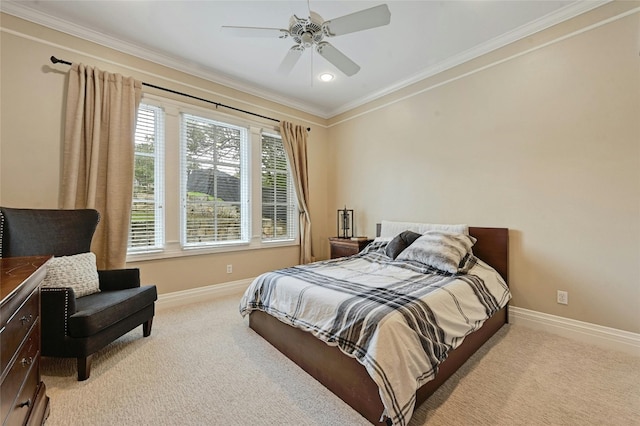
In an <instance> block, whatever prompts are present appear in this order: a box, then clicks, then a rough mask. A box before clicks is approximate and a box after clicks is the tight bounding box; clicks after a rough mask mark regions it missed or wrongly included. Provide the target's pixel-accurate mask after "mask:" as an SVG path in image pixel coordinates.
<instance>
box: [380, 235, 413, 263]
mask: <svg viewBox="0 0 640 426" xmlns="http://www.w3.org/2000/svg"><path fill="white" fill-rule="evenodd" d="M419 237H420V234H418V233H417V232H413V231H404V232H401V233H400V234H398V235H396V236H395V238H394V239H393V240H391V241H389V244H387V248H386V250H385V252H386V254H387V256H389V257H390V258H392V259H395V258H396V257H398V255H399V254H400V253H402V251H403V250H404V249H406V248H407V247H409V246H410V245H411V243H413V242H414V241H415V240H417V239H418V238H419Z"/></svg>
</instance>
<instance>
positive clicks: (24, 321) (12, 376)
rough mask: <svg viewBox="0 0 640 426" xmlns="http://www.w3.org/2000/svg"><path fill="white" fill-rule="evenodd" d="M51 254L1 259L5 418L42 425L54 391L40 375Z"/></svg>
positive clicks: (9, 425)
mask: <svg viewBox="0 0 640 426" xmlns="http://www.w3.org/2000/svg"><path fill="white" fill-rule="evenodd" d="M49 258H50V256H34V257H11V258H5V259H0V371H2V375H0V386H1V387H2V392H0V424H1V425H3V426H14V425H25V424H26V425H41V424H43V423H44V421H45V420H46V418H47V416H48V415H49V397H48V396H47V395H46V387H45V385H44V383H43V382H42V380H41V379H40V283H41V282H42V280H43V279H44V277H45V274H46V265H45V263H46V262H47V261H48V260H49Z"/></svg>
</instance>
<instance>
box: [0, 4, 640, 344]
mask: <svg viewBox="0 0 640 426" xmlns="http://www.w3.org/2000/svg"><path fill="white" fill-rule="evenodd" d="M637 5H638V3H637V2H635V3H631V2H614V3H611V4H608V5H606V6H605V7H602V8H599V9H597V10H596V11H594V12H592V13H589V14H586V15H584V16H581V17H579V18H577V19H574V20H572V21H570V22H567V23H565V24H562V25H561V26H558V27H555V28H551V29H549V30H546V31H544V32H542V33H540V34H537V35H536V36H535V37H529V38H527V39H525V40H522V41H521V42H518V43H514V44H512V45H510V46H507V47H505V48H503V49H500V50H499V51H497V52H492V53H491V54H488V55H484V56H482V57H480V58H477V59H476V60H473V61H470V62H468V63H466V64H464V65H461V66H459V67H457V68H455V69H452V70H449V71H447V72H444V73H441V74H439V75H437V76H434V77H432V78H429V79H426V80H424V81H422V82H420V83H416V84H414V85H412V86H410V87H407V88H404V89H402V90H400V91H398V92H397V93H395V94H393V95H390V96H387V97H385V98H382V99H380V100H377V101H375V102H372V103H371V104H368V105H365V106H363V107H360V108H357V109H354V110H352V111H349V112H347V113H345V114H342V115H340V116H338V117H334V118H333V119H331V120H329V121H328V122H327V121H325V120H323V119H320V118H318V117H313V116H310V115H308V114H304V113H302V112H300V111H295V110H291V109H289V108H286V107H284V106H281V105H277V104H274V103H270V102H267V101H265V100H262V99H259V98H255V97H252V96H250V95H247V94H243V93H241V92H238V91H235V90H232V89H229V88H226V87H223V86H219V85H216V84H214V83H211V82H207V81H204V80H201V79H199V78H196V77H193V76H189V75H187V74H184V73H181V72H178V71H175V70H172V69H167V68H164V67H161V66H157V65H154V64H151V63H149V62H146V61H144V60H141V59H138V58H135V57H132V56H128V55H125V54H122V53H119V52H115V51H112V50H109V49H106V48H103V47H100V46H96V45H94V44H92V43H89V42H86V41H84V40H80V39H77V38H74V37H71V36H68V35H65V34H62V33H58V32H56V31H52V30H49V29H46V28H43V27H40V26H38V25H34V24H31V23H26V22H24V21H21V20H19V19H17V18H14V17H11V16H7V15H2V29H3V31H2V33H1V37H2V40H1V43H2V44H1V55H2V57H1V63H0V66H1V72H2V76H1V78H2V80H1V85H0V90H1V105H0V108H1V110H0V113H1V114H2V115H1V116H0V127H1V132H0V138H1V139H0V204H2V205H7V206H21V207H57V205H58V204H57V201H58V200H57V197H58V189H59V178H60V170H59V169H60V145H61V140H62V126H61V123H62V114H63V110H64V91H65V78H66V77H65V75H66V74H65V72H64V71H66V67H63V66H60V65H58V66H53V65H50V63H49V62H48V57H49V56H50V55H52V54H53V55H56V56H59V57H61V58H64V59H67V60H71V61H81V62H85V63H88V64H92V65H96V66H98V67H101V68H103V69H108V70H110V71H114V72H121V73H123V74H126V75H133V76H135V77H137V78H140V79H141V80H143V81H146V82H150V83H154V84H158V85H161V86H169V87H172V88H175V89H177V90H183V91H186V92H189V93H193V94H196V95H199V96H202V97H205V98H210V99H213V100H216V101H219V102H223V103H227V104H230V105H233V106H238V107H240V108H245V109H249V110H252V111H255V112H258V113H263V114H265V115H268V116H276V117H282V118H283V119H288V120H291V121H294V122H297V123H301V124H308V125H310V126H311V127H312V132H311V139H310V145H309V158H310V160H309V168H310V174H311V193H312V194H313V198H312V200H311V202H310V207H311V214H312V221H313V225H314V231H313V242H314V250H315V254H316V256H317V257H318V258H320V259H322V258H326V257H327V256H328V247H327V243H326V238H327V237H328V236H330V235H333V234H334V233H335V229H334V228H335V211H336V209H338V208H341V207H343V206H344V205H345V204H346V205H347V206H348V207H349V208H354V209H355V215H356V230H357V233H358V234H368V235H373V233H374V231H375V223H376V222H379V221H380V220H382V219H397V220H415V221H425V222H442V223H468V224H470V225H475V226H498V227H508V228H510V229H511V232H510V238H511V247H510V268H511V269H510V277H509V278H510V284H511V288H512V290H513V294H514V299H513V305H514V306H518V307H522V308H526V309H532V310H535V311H540V312H545V313H549V314H554V315H559V316H562V317H567V318H573V319H577V320H581V321H587V322H592V323H595V324H600V325H603V326H609V327H614V328H618V329H622V330H628V331H632V332H636V333H637V332H640V317H639V315H640V314H639V313H638V311H639V309H638V308H639V306H640V124H639V123H640V66H639V63H640V62H639V55H638V53H639V52H640V46H639V43H640V37H639V33H640V17H639V15H640V14H638V13H637V12H636V13H635V14H632V15H629V16H626V17H623V18H617V16H618V15H619V14H620V13H623V12H624V11H625V10H630V9H631V8H632V7H636V6H637ZM607 18H612V19H611V21H610V22H608V23H605V24H602V25H600V24H601V23H602V22H603V20H605V19H607ZM591 25H593V26H594V27H593V28H591V27H590V26H591ZM574 32H578V33H577V34H574ZM182 100H184V99H182ZM34 122H35V123H36V125H34V124H33V123H34ZM327 124H329V127H328V128H327ZM296 260H297V250H296V249H295V248H279V249H270V250H259V251H257V252H254V251H245V252H235V253H225V254H217V255H207V256H193V257H188V258H180V259H168V260H157V261H149V262H139V263H136V264H132V265H131V266H139V267H140V268H141V270H142V275H143V280H144V281H145V282H155V283H157V284H158V285H159V289H160V292H161V293H166V292H170V291H176V290H184V289H189V288H194V287H198V286H204V285H209V284H217V283H222V282H227V281H233V280H239V279H243V278H248V277H252V276H255V275H257V274H258V273H260V272H262V271H264V270H269V269H274V268H278V267H282V266H288V265H291V264H294V263H296ZM228 263H233V265H234V273H233V274H231V275H228V274H226V273H225V271H224V270H225V265H226V264H228ZM557 289H561V290H566V291H568V292H569V305H568V306H562V305H558V304H556V303H555V295H556V290H557Z"/></svg>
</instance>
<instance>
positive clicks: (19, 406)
mask: <svg viewBox="0 0 640 426" xmlns="http://www.w3.org/2000/svg"><path fill="white" fill-rule="evenodd" d="M22 407H31V398H29V399H27V400H26V401H25V402H21V403H20V404H18V408H22Z"/></svg>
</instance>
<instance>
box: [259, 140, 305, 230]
mask: <svg viewBox="0 0 640 426" xmlns="http://www.w3.org/2000/svg"><path fill="white" fill-rule="evenodd" d="M261 139H262V168H261V170H262V240H263V241H275V240H291V239H294V238H295V236H296V235H297V226H298V217H297V212H298V202H297V200H296V196H295V190H294V188H293V180H292V177H291V171H290V168H289V166H288V163H287V156H286V153H285V151H284V145H283V144H282V138H281V137H280V136H279V135H271V134H266V133H263V134H262V138H261Z"/></svg>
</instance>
